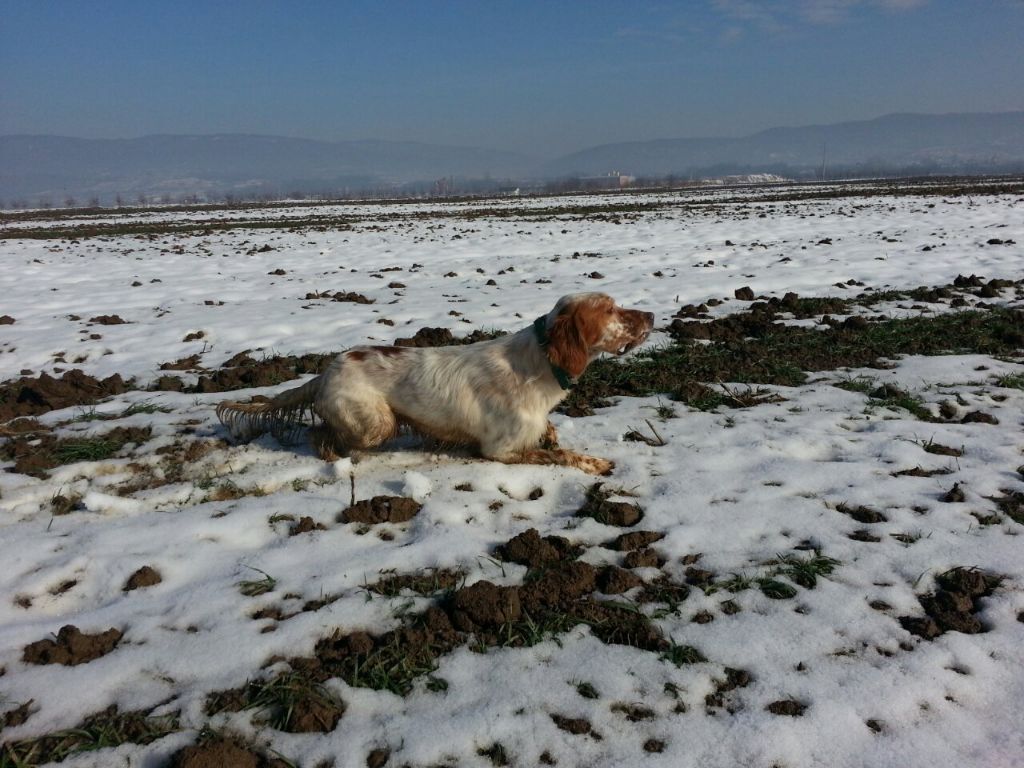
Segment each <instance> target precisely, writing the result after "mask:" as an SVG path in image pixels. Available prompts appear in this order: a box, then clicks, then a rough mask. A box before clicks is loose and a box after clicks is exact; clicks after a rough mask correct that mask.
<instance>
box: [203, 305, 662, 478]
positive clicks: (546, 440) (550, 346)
mask: <svg viewBox="0 0 1024 768" xmlns="http://www.w3.org/2000/svg"><path fill="white" fill-rule="evenodd" d="M653 323H654V315H652V314H651V313H650V312H640V311H637V310H632V309H623V308H621V307H618V306H616V305H615V302H614V301H613V300H612V299H611V297H609V296H606V295H605V294H603V293H576V294H570V295H568V296H563V297H562V298H561V299H559V300H558V303H557V304H556V305H555V307H554V309H552V310H551V311H550V312H548V313H547V314H546V315H542V316H541V317H538V318H537V320H536V321H535V322H534V323H533V324H532V325H530V326H529V327H527V328H524V329H523V330H521V331H519V332H518V333H514V334H510V335H508V336H503V337H500V338H497V339H493V340H490V341H481V342H478V343H476V344H468V345H465V346H452V347H433V348H413V347H383V346H380V347H374V346H360V347H353V348H352V349H349V350H348V351H346V352H342V353H341V354H340V355H338V357H336V358H335V359H334V361H333V362H332V363H331V365H330V366H329V367H328V369H327V370H326V371H324V372H323V373H322V374H320V375H319V376H317V377H316V378H314V379H312V380H310V381H308V382H306V383H305V384H303V385H302V386H300V387H296V388H295V389H290V390H288V391H287V392H283V393H281V394H280V395H278V396H277V397H275V398H273V399H272V400H269V401H267V402H259V403H230V402H225V403H221V404H220V405H218V406H217V417H218V418H219V419H220V420H221V423H223V424H224V425H225V426H227V427H228V428H229V429H230V430H231V432H232V433H233V434H234V435H235V437H237V438H240V439H251V438H253V437H255V436H256V435H258V434H260V433H262V432H265V431H267V430H269V431H271V432H272V433H273V434H275V435H278V436H282V435H285V434H287V433H290V432H292V431H294V430H295V429H296V428H297V426H298V425H300V424H301V422H302V417H303V416H304V415H306V414H307V413H308V414H309V415H310V416H312V417H314V421H315V417H319V419H320V420H321V421H322V423H320V424H317V425H316V426H315V427H314V428H313V429H312V431H311V435H312V438H313V441H314V444H315V446H316V448H317V449H318V451H319V453H320V455H321V456H322V457H323V458H325V459H335V458H337V457H338V455H346V454H347V453H348V452H349V451H352V450H363V449H370V448H376V447H378V446H380V445H381V444H382V443H384V442H385V441H386V440H388V439H389V438H391V437H394V436H395V435H396V434H398V431H399V429H400V428H402V427H409V428H412V429H413V430H415V431H416V432H419V433H421V434H423V435H425V436H429V437H432V438H435V439H437V440H440V441H442V442H444V443H448V444H454V445H468V446H473V447H475V448H477V449H478V450H479V451H480V454H481V455H482V456H484V457H485V458H488V459H493V460H495V461H501V462H504V463H506V464H559V465H563V466H568V467H576V468H578V469H582V470H583V471H584V472H589V473H591V474H595V475H600V474H607V473H608V472H610V471H611V469H612V468H613V467H614V465H613V464H612V462H610V461H607V460H605V459H600V458H595V457H593V456H585V455H583V454H579V453H575V452H573V451H569V450H564V449H561V448H557V447H553V446H554V445H555V444H556V443H557V438H556V435H555V431H554V427H553V426H552V425H551V423H550V422H549V421H548V419H547V416H548V413H549V412H550V411H551V409H552V408H554V407H555V406H556V405H557V404H558V403H559V402H560V401H561V400H562V399H563V398H564V397H565V396H566V393H567V391H568V388H569V386H570V382H571V380H572V379H574V378H576V377H578V376H579V375H580V374H582V373H583V371H584V369H586V367H587V365H589V364H590V362H591V361H592V360H593V359H594V358H596V357H597V356H598V355H599V354H600V353H602V352H608V353H611V354H616V355H621V354H624V353H626V352H628V351H629V350H631V349H633V348H634V347H636V346H637V345H638V344H641V343H642V342H643V341H644V340H645V339H646V338H647V336H648V334H650V332H651V328H652V326H653ZM542 443H543V444H544V446H545V447H542Z"/></svg>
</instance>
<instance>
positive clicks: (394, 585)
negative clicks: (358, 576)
mask: <svg viewBox="0 0 1024 768" xmlns="http://www.w3.org/2000/svg"><path fill="white" fill-rule="evenodd" d="M465 578H466V574H465V573H464V572H462V571H458V570H449V569H445V568H441V569H437V570H427V571H424V572H422V573H412V574H394V575H391V576H385V577H384V578H382V579H381V580H380V581H378V582H376V583H375V584H371V585H370V586H368V587H367V589H368V590H370V591H371V592H376V593H377V594H379V595H386V596H388V597H395V596H397V595H399V594H401V593H402V591H403V590H406V589H408V590H410V591H412V592H415V593H416V594H418V595H424V596H426V595H435V594H438V593H440V592H448V591H451V590H453V589H455V588H456V587H458V586H459V585H460V584H461V583H462V582H463V581H464V580H465Z"/></svg>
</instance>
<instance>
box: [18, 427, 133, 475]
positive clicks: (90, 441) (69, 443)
mask: <svg viewBox="0 0 1024 768" xmlns="http://www.w3.org/2000/svg"><path fill="white" fill-rule="evenodd" d="M151 436H152V430H151V429H150V428H149V427H115V428H114V429H111V430H109V431H107V432H104V433H102V434H100V435H92V436H90V437H82V438H60V439H58V438H57V437H56V436H55V435H53V434H52V433H49V432H47V433H44V434H41V435H39V434H26V435H19V436H15V437H11V438H9V439H8V440H7V441H6V442H5V443H4V444H3V445H0V460H3V461H13V462H14V467H12V468H11V471H12V472H17V473H19V474H22V475H32V476H33V477H45V476H46V472H47V470H50V469H53V468H54V467H57V466H60V465H62V464H73V463H74V462H76V461H103V460H104V459H109V458H111V457H112V456H114V455H115V454H117V452H118V451H120V450H121V449H122V448H124V447H125V446H126V445H128V444H130V443H131V444H136V445H138V444H140V443H144V442H146V441H147V440H149V438H150V437H151Z"/></svg>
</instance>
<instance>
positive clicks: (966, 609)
mask: <svg viewBox="0 0 1024 768" xmlns="http://www.w3.org/2000/svg"><path fill="white" fill-rule="evenodd" d="M936 582H938V589H936V590H935V592H933V593H931V594H927V595H921V596H919V597H918V602H919V603H921V607H922V608H923V609H924V612H925V615H924V616H923V617H922V616H901V617H900V618H899V622H900V624H901V625H902V626H903V628H904V629H905V630H907V631H908V632H910V633H911V634H913V635H917V636H918V637H923V638H924V639H925V640H933V639H935V638H936V637H938V636H939V635H941V634H943V633H944V632H963V633H965V634H968V635H974V634H978V633H980V632H985V631H986V629H985V627H984V626H983V625H982V623H981V621H980V620H979V619H978V617H977V616H975V614H976V613H977V612H978V611H979V610H980V607H981V606H980V600H981V598H983V597H988V596H989V595H991V594H992V592H993V591H994V590H995V588H996V587H998V586H999V584H1000V583H1001V582H1002V577H1001V576H998V575H996V574H992V573H986V572H985V571H981V570H978V569H976V568H963V567H957V568H952V569H950V570H948V571H946V572H945V573H943V574H941V575H939V576H938V577H937V578H936Z"/></svg>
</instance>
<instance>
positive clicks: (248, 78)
mask: <svg viewBox="0 0 1024 768" xmlns="http://www.w3.org/2000/svg"><path fill="white" fill-rule="evenodd" d="M1022 41H1024V0H689V1H687V2H674V3H673V2H639V1H636V0H634V1H633V2H600V1H597V0H595V1H593V2H585V3H584V2H557V1H556V0H548V1H547V2H543V1H534V0H515V2H490V1H487V0H478V1H477V2H426V1H421V2H388V1H387V0H382V1H380V2H370V0H366V2H341V1H339V2H317V1H316V0H306V1H305V2H262V1H261V0H238V1H232V0H217V1H215V0H206V1H204V2H192V1H191V0H177V1H176V2H154V1H153V0H133V1H132V2H119V1H117V0H97V2H85V1H82V2H78V1H75V0H67V1H65V2H48V1H46V0H0V72H2V76H0V133H3V134H6V133H51V134H62V135H69V136H85V137H131V136H140V135H144V134H149V133H218V132H246V133H268V134H281V135H287V136H298V137H307V138H315V139H339V140H340V139H365V138H378V139H389V140H413V141H425V142H432V143H444V144H460V145H474V146H487V147H496V148H504V149H512V150H517V151H521V152H527V153H530V154H533V155H537V156H553V155H556V154H559V153H562V152H567V151H572V150H575V149H579V148H583V147H585V146H591V145H594V144H601V143H607V142H614V141H626V140H646V139H654V138H675V137H683V136H739V135H744V134H748V133H752V132H755V131H757V130H761V129H764V128H769V127H773V126H779V125H805V124H812V123H829V122H841V121H845V120H855V119H867V118H871V117H877V116H879V115H882V114H886V113H889V112H897V111H906V112H960V111H965V112H966V111H1003V110H1019V109H1024V85H1022V84H1024V53H1022V50H1024V43H1022Z"/></svg>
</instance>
